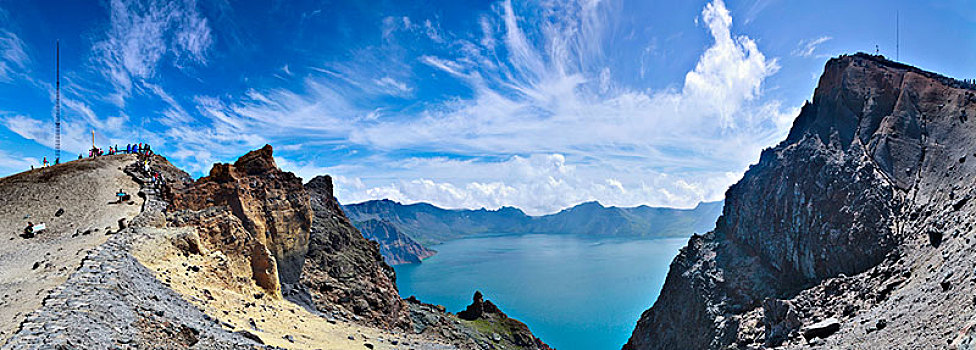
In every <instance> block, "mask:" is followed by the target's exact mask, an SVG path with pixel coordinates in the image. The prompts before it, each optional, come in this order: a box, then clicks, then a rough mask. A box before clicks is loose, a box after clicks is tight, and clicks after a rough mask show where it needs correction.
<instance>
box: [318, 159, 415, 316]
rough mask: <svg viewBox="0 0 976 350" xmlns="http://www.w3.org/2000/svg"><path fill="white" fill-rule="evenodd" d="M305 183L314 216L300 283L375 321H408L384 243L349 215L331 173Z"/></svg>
mask: <svg viewBox="0 0 976 350" xmlns="http://www.w3.org/2000/svg"><path fill="white" fill-rule="evenodd" d="M305 188H306V189H307V190H308V193H309V195H310V198H311V206H312V210H313V211H314V213H315V216H314V219H313V220H312V231H311V238H310V240H309V247H308V255H307V256H306V260H307V261H306V264H305V267H304V271H303V272H302V277H301V284H302V286H304V287H305V288H306V290H307V291H308V293H309V294H310V296H311V301H312V303H313V304H314V305H315V306H316V307H317V308H319V309H320V310H323V311H329V312H338V313H341V314H347V315H348V316H349V317H352V316H353V315H355V316H356V317H360V318H362V319H364V320H365V321H366V322H367V323H371V324H376V325H380V326H384V327H393V326H397V325H405V324H406V313H405V308H404V305H403V304H404V303H403V299H401V298H400V296H399V293H398V291H397V287H396V273H395V272H394V271H393V268H392V267H390V266H389V265H387V264H386V263H384V262H383V256H382V255H381V254H380V249H379V245H378V244H377V243H376V242H373V241H369V240H367V239H366V238H364V237H363V235H362V234H361V233H360V232H359V230H357V229H356V228H355V227H353V225H352V223H351V222H350V221H349V219H348V218H346V215H345V214H344V213H343V212H342V209H341V208H340V207H339V203H338V202H337V201H336V199H335V197H334V196H333V192H332V191H333V188H332V178H331V177H329V176H317V177H315V178H313V179H312V180H311V181H309V182H308V183H307V184H305Z"/></svg>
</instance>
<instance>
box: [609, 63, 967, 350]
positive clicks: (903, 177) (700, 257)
mask: <svg viewBox="0 0 976 350" xmlns="http://www.w3.org/2000/svg"><path fill="white" fill-rule="evenodd" d="M973 113H976V92H974V91H973V89H972V86H971V85H967V84H964V83H961V82H958V81H955V80H952V79H948V78H945V77H941V76H938V75H936V74H933V73H928V72H924V71H921V70H918V69H916V68H913V67H909V66H905V65H902V64H898V63H894V62H890V61H887V60H885V59H883V58H881V57H878V56H869V55H865V54H857V55H853V56H842V57H840V58H836V59H832V60H830V61H829V62H828V63H827V65H826V69H825V72H824V74H823V76H822V77H821V78H820V84H819V86H818V87H817V90H816V92H815V94H814V98H813V102H812V103H809V104H807V105H805V106H804V107H803V109H802V110H801V112H800V115H799V117H798V118H797V119H796V121H795V123H794V125H793V128H792V129H791V131H790V133H789V135H788V137H787V139H786V140H785V141H783V142H782V143H780V144H779V145H777V146H776V147H774V148H772V149H768V150H765V151H763V153H762V155H761V157H760V160H759V163H758V164H756V165H754V166H752V167H751V168H750V169H749V170H748V171H747V172H746V174H745V175H744V176H743V178H742V180H740V181H739V182H738V183H737V184H735V185H733V186H732V187H731V188H729V190H728V192H726V205H725V208H724V209H723V215H722V216H721V217H720V218H719V220H718V222H717V224H716V229H715V231H713V232H711V233H708V234H706V235H704V236H697V235H696V236H694V237H692V239H691V240H690V241H689V243H688V246H686V247H685V248H683V249H682V250H681V252H680V253H679V254H678V256H677V257H676V258H675V260H674V262H673V263H672V264H671V270H670V271H669V273H668V276H667V279H666V281H665V285H664V288H663V290H662V292H661V295H660V297H659V298H658V300H657V302H655V304H654V306H653V307H652V308H651V309H649V310H647V311H646V312H645V313H644V314H643V315H642V316H641V318H640V321H639V322H638V324H637V327H636V329H635V330H634V333H633V335H632V337H631V339H630V341H629V342H628V343H627V344H626V345H625V346H624V348H625V349H706V348H711V349H716V348H725V347H733V348H735V347H760V346H775V345H779V344H780V343H782V342H786V343H787V344H788V345H800V344H803V343H804V342H805V341H806V340H805V339H804V338H801V337H800V335H801V334H800V333H801V326H800V325H801V324H803V325H807V326H810V325H813V324H815V323H817V322H821V321H824V320H828V319H830V318H831V317H836V318H838V319H839V320H838V322H839V323H841V324H842V325H841V327H840V329H839V331H838V333H837V334H835V335H831V334H833V332H834V331H837V330H836V329H834V325H835V323H834V322H833V321H835V320H831V322H830V325H831V327H830V330H831V332H829V333H816V332H814V333H816V334H817V335H818V336H813V337H809V338H810V339H811V341H812V340H813V339H817V340H816V341H818V342H820V341H826V342H827V344H828V345H829V344H834V345H835V346H841V345H843V344H847V343H846V342H845V341H848V342H849V341H853V340H852V339H857V342H859V343H862V345H863V344H867V343H864V342H865V341H867V342H868V343H871V342H872V341H873V342H874V344H876V345H880V344H890V343H892V342H895V343H897V342H898V339H902V340H903V341H905V342H906V344H907V343H908V342H915V345H918V346H921V344H926V343H931V344H941V346H945V344H946V342H947V340H946V339H944V337H943V336H935V335H934V334H930V333H929V332H924V331H920V330H919V329H917V328H914V327H910V326H908V325H910V324H913V323H918V321H919V319H925V318H929V319H930V320H931V321H932V322H936V323H939V324H944V325H945V326H946V327H948V328H947V329H952V328H953V327H956V328H962V323H964V322H965V321H967V320H968V318H969V317H968V316H951V317H947V316H946V315H945V314H944V313H957V312H955V311H958V309H957V308H965V309H967V310H969V309H971V300H970V301H969V302H968V303H962V302H959V301H956V300H955V298H951V297H950V298H948V299H946V298H945V297H944V296H937V295H936V296H933V295H931V294H930V293H931V292H930V291H929V290H930V289H931V290H936V291H942V290H947V289H946V288H945V287H944V286H942V285H935V286H931V287H930V286H926V284H928V283H927V282H924V281H925V279H923V278H922V277H921V276H913V271H921V272H916V273H919V274H923V275H942V274H945V273H949V275H950V276H953V274H952V273H951V272H946V271H943V270H944V269H946V266H944V265H943V264H944V263H945V262H946V261H949V260H950V258H949V257H950V256H952V251H951V250H950V248H947V247H945V244H943V246H942V247H941V248H939V247H937V246H936V247H933V246H934V244H930V239H929V237H930V236H931V235H930V234H929V233H930V232H937V233H939V237H942V234H941V233H942V232H946V231H948V230H950V229H952V230H960V231H961V230H963V229H968V228H970V227H971V224H972V221H973V220H974V215H972V214H973V213H972V209H968V207H967V206H966V204H967V199H968V198H970V196H971V194H970V193H971V191H972V190H973V181H972V175H973V173H976V168H973V167H972V165H971V164H972V162H969V163H966V162H965V159H966V156H967V155H968V154H976V153H973V151H976V137H974V135H976V126H974V125H973V124H972V122H970V121H968V116H971V115H973ZM957 243H962V242H957ZM974 243H976V241H974ZM973 248H974V247H973V245H970V244H969V239H968V238H967V239H966V242H965V249H967V250H972V249H973ZM933 249H942V253H941V254H940V253H939V252H938V251H933ZM955 249H963V248H962V247H956V248H955ZM966 266H968V267H966V268H961V267H954V268H958V269H959V272H956V273H957V275H955V276H958V274H960V273H961V274H964V275H972V274H973V273H974V272H973V271H972V270H973V267H972V264H971V262H970V263H969V264H968V265H966ZM929 278H930V279H937V280H940V281H941V280H945V279H946V278H945V277H944V275H943V276H938V277H929ZM908 280H918V281H919V282H917V283H908V282H907V281H908ZM949 285H950V287H951V286H953V285H954V284H952V283H949ZM972 287H973V286H972V283H969V284H968V285H967V290H971V289H972ZM921 300H930V301H929V303H932V304H936V305H934V306H935V308H934V309H930V310H926V311H925V312H922V313H921V314H917V313H915V312H912V314H914V316H913V317H917V318H916V319H911V317H905V313H904V310H905V308H909V309H910V307H911V304H912V303H919V302H921ZM964 304H965V306H962V305H964ZM940 308H941V312H940ZM876 318H882V321H884V322H883V324H884V325H887V326H888V327H885V326H880V327H879V326H878V322H876V321H877V319H876ZM854 320H857V322H855V321H854ZM885 320H887V321H885ZM893 322H895V323H898V324H899V326H898V327H894V328H893V327H891V325H892V324H893ZM855 325H856V326H855ZM866 325H870V327H868V326H866ZM856 328H859V329H856ZM803 329H805V330H807V331H808V332H809V329H813V328H809V327H807V328H803ZM817 329H819V328H817ZM811 334H813V333H811ZM893 334H894V335H893ZM819 335H824V336H825V337H827V338H826V340H823V339H820V337H819ZM909 339H912V340H909ZM949 341H952V340H951V339H949ZM868 347H871V346H868Z"/></svg>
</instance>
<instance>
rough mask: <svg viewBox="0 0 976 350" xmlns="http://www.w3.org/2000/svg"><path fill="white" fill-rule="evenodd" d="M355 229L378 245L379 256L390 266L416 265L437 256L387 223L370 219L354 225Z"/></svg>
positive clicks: (434, 252)
mask: <svg viewBox="0 0 976 350" xmlns="http://www.w3.org/2000/svg"><path fill="white" fill-rule="evenodd" d="M356 228H358V229H359V230H360V231H361V232H362V233H363V237H366V239H369V240H372V241H376V242H377V243H379V244H380V254H382V255H383V259H384V260H386V263H387V264H390V265H400V264H416V263H419V262H421V261H423V260H424V259H427V258H429V257H431V256H434V254H437V252H436V251H434V250H430V249H427V248H424V246H422V245H420V243H417V241H415V240H413V238H410V236H407V235H406V234H404V233H403V232H401V231H400V230H398V229H397V228H396V226H394V225H393V224H392V223H390V222H389V221H382V220H376V219H370V220H366V221H362V222H358V223H356Z"/></svg>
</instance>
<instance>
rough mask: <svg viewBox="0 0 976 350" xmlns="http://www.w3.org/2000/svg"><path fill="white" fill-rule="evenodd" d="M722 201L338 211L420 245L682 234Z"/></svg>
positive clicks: (707, 224) (370, 206) (387, 206)
mask: <svg viewBox="0 0 976 350" xmlns="http://www.w3.org/2000/svg"><path fill="white" fill-rule="evenodd" d="M722 203H723V202H722V201H716V202H702V203H699V204H698V205H697V206H696V207H695V208H693V209H675V208H663V207H649V206H646V205H642V206H638V207H629V208H622V207H614V206H611V207H606V206H603V205H602V204H600V203H598V202H595V201H594V202H585V203H581V204H579V205H576V206H574V207H571V208H567V209H564V210H562V211H560V212H558V213H555V214H549V215H543V216H530V215H527V214H525V212H523V211H522V210H520V209H518V208H513V207H502V208H499V209H497V210H487V209H483V208H482V209H477V210H471V209H444V208H439V207H436V206H434V205H431V204H428V203H416V204H401V203H398V202H395V201H392V200H388V199H383V200H371V201H366V202H362V203H356V204H348V205H344V206H343V207H342V209H343V211H345V212H346V215H348V216H349V218H351V219H352V221H353V222H364V221H368V220H379V221H386V222H389V223H390V224H392V225H393V226H394V227H396V228H397V229H398V230H399V231H401V232H403V233H404V234H406V235H407V236H410V237H412V238H413V239H415V240H417V241H418V242H420V243H421V244H424V245H430V244H437V243H441V242H444V241H448V240H452V239H458V238H462V237H465V236H469V235H474V234H482V233H511V234H532V233H537V234H577V235H594V236H607V237H646V238H658V237H685V236H690V235H691V234H692V233H695V232H699V233H702V232H708V231H710V230H711V229H713V228H714V227H715V221H716V220H717V219H718V216H719V215H720V214H721V212H722ZM360 230H362V228H360ZM364 232H365V231H364ZM381 243H382V242H381Z"/></svg>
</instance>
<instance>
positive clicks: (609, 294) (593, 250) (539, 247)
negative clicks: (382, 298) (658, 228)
mask: <svg viewBox="0 0 976 350" xmlns="http://www.w3.org/2000/svg"><path fill="white" fill-rule="evenodd" d="M687 241H688V240H687V238H680V239H654V240H625V239H594V238H587V237H579V236H571V235H524V236H506V235H497V236H480V237H476V238H466V239H460V240H454V241H449V242H447V243H444V244H440V245H437V246H434V247H433V248H434V249H436V250H437V251H438V253H437V255H435V256H434V257H432V258H430V259H427V260H425V261H424V262H423V263H421V264H413V265H401V266H398V267H396V272H397V285H398V286H399V288H400V295H402V296H403V297H408V296H410V295H416V296H417V297H418V298H420V300H422V301H424V302H427V303H432V304H440V305H444V306H446V307H447V309H448V310H449V311H451V312H458V311H460V310H463V309H464V307H465V306H467V305H468V304H470V303H471V296H472V295H473V294H474V291H475V290H480V291H481V292H482V293H484V295H485V298H486V299H490V300H492V301H493V302H494V303H495V304H497V305H498V306H499V307H500V308H501V309H502V311H504V312H505V313H507V314H508V315H509V316H511V317H514V318H517V319H519V320H521V321H523V322H525V323H526V324H528V325H529V328H531V329H532V332H533V333H535V334H536V336H538V337H539V338H541V339H542V340H543V341H545V342H546V343H548V344H549V345H550V346H553V347H555V348H556V349H559V350H602V349H614V350H619V349H620V347H621V346H622V345H623V344H624V343H626V342H627V339H628V338H629V337H630V333H631V332H632V331H633V329H634V325H635V324H636V323H637V319H638V318H639V317H640V314H641V313H642V312H644V310H646V309H647V308H648V307H650V306H651V304H653V303H654V300H655V299H657V295H658V293H659V292H660V291H661V285H663V284H664V278H665V276H666V275H667V272H668V265H669V264H670V263H671V260H672V259H673V258H674V256H675V255H676V254H677V252H678V249H680V248H681V246H683V245H684V244H685V243H686V242H687Z"/></svg>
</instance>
